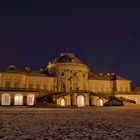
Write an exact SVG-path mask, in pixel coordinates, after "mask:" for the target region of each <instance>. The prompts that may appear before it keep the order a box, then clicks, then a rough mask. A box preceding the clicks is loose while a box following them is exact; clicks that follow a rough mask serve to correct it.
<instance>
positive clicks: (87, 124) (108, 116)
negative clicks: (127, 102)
mask: <svg viewBox="0 0 140 140" xmlns="http://www.w3.org/2000/svg"><path fill="white" fill-rule="evenodd" d="M0 140H140V106H131V107H103V108H102V107H93V108H77V109H76V108H75V109H41V108H26V107H23V108H13V107H11V108H10V107H8V108H6V107H0Z"/></svg>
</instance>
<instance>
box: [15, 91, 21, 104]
mask: <svg viewBox="0 0 140 140" xmlns="http://www.w3.org/2000/svg"><path fill="white" fill-rule="evenodd" d="M14 105H23V95H22V94H16V95H15V98H14Z"/></svg>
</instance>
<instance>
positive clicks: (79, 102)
mask: <svg viewBox="0 0 140 140" xmlns="http://www.w3.org/2000/svg"><path fill="white" fill-rule="evenodd" d="M77 106H78V107H84V106H85V97H84V96H83V95H78V96H77Z"/></svg>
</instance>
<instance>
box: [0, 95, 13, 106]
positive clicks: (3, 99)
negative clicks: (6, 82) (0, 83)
mask: <svg viewBox="0 0 140 140" xmlns="http://www.w3.org/2000/svg"><path fill="white" fill-rule="evenodd" d="M10 103H11V96H10V94H8V93H4V94H2V97H1V105H10Z"/></svg>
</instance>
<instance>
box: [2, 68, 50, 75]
mask: <svg viewBox="0 0 140 140" xmlns="http://www.w3.org/2000/svg"><path fill="white" fill-rule="evenodd" d="M0 73H14V74H24V75H27V76H40V77H52V75H50V74H49V73H48V72H47V71H46V70H42V69H40V70H32V69H31V68H30V67H25V69H21V68H16V67H10V66H9V67H7V68H5V69H0Z"/></svg>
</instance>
